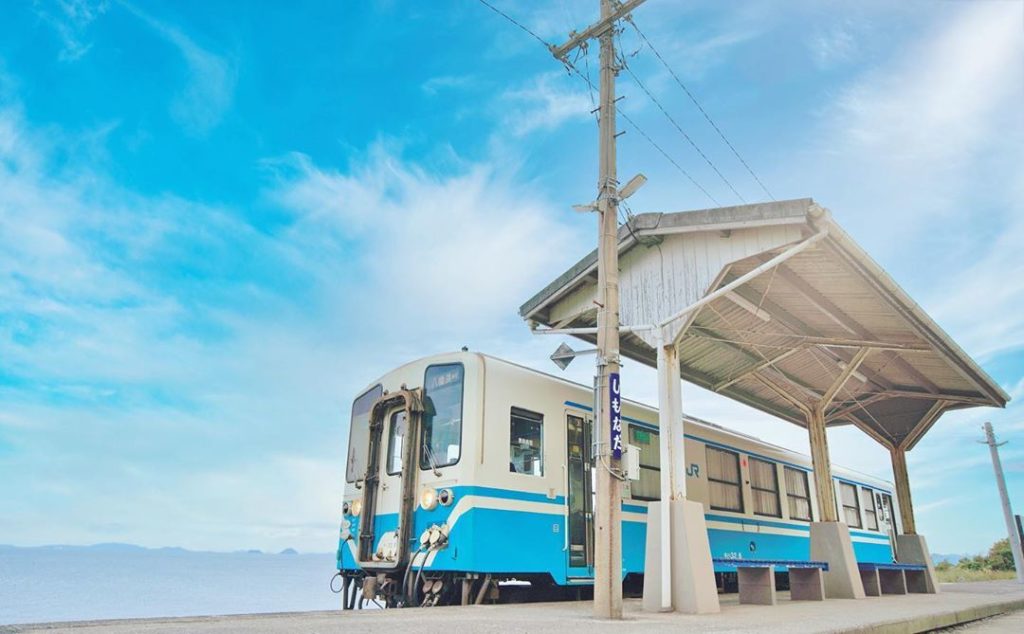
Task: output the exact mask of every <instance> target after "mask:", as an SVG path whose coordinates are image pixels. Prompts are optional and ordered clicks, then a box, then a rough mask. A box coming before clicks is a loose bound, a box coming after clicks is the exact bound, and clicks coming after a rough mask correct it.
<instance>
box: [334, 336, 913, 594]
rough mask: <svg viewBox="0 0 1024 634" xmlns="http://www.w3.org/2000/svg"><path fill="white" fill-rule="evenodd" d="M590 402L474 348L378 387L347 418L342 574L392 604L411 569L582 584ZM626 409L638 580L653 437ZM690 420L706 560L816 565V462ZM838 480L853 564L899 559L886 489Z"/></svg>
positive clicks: (630, 528)
mask: <svg viewBox="0 0 1024 634" xmlns="http://www.w3.org/2000/svg"><path fill="white" fill-rule="evenodd" d="M627 385H628V383H627ZM403 388H404V389H405V391H403ZM420 388H424V389H423V391H419V389H420ZM385 394H386V396H383V398H380V399H379V397H382V395H385ZM402 395H405V396H404V397H403V396H402ZM416 395H418V396H416ZM388 397H391V401H390V402H385V401H387V400H388ZM417 398H418V399H419V400H420V403H421V405H422V407H423V409H424V411H423V412H422V413H420V414H417V413H416V411H415V409H416V404H415V403H413V402H414V401H416V400H417ZM378 400H379V401H380V405H379V406H378V407H377V408H376V410H374V411H375V412H376V414H375V415H376V416H377V420H378V424H379V430H380V434H379V441H378V442H376V443H374V442H372V436H373V433H372V431H371V426H370V420H371V411H370V410H371V408H372V406H373V403H374V402H377V401H378ZM592 400H593V392H592V391H591V390H590V389H589V388H588V387H585V386H582V385H578V384H575V383H572V382H569V381H566V380H563V379H560V378H557V377H554V376H550V375H546V374H543V373H541V372H537V371H534V370H530V369H527V368H524V367H520V366H517V365H515V364H512V363H509V362H506V361H502V360H499V359H496V358H494V357H490V356H486V355H483V354H478V353H472V352H458V353H452V354H443V355H437V356H433V357H428V358H425V359H420V360H418V361H414V362H412V363H409V364H406V365H404V366H402V367H400V368H397V369H396V370H394V371H392V372H389V373H388V374H386V375H385V376H383V377H381V378H380V379H379V380H377V381H375V382H374V383H373V384H371V386H370V388H368V389H367V391H366V392H364V393H363V395H362V396H361V397H360V398H359V399H357V402H356V407H355V408H354V413H353V419H352V431H351V432H350V437H351V438H350V445H349V447H348V464H347V465H346V483H345V492H344V504H343V518H342V528H341V539H340V542H339V547H338V569H339V571H341V574H342V575H343V576H347V577H349V578H365V577H366V576H373V577H375V578H376V580H377V581H375V582H374V584H373V585H372V586H371V587H370V588H366V587H364V593H366V592H375V593H376V592H379V593H380V596H382V597H385V598H388V600H389V601H392V602H393V599H394V597H400V596H402V595H403V593H404V592H405V590H406V589H407V588H409V587H411V584H410V583H409V575H408V574H407V571H412V572H413V573H414V574H415V575H416V576H417V577H418V576H420V575H423V576H425V577H426V578H447V579H451V580H453V581H454V580H455V579H458V578H465V577H467V576H468V577H476V576H478V575H487V574H489V575H492V577H493V578H497V579H511V578H516V579H531V580H534V581H538V580H540V581H547V582H550V583H553V584H556V585H560V586H571V585H588V584H591V583H592V575H593V567H592V566H593V552H592V527H591V515H590V509H591V508H592V503H593V499H592V495H591V482H592V478H593V475H592V469H593V468H595V466H596V465H594V463H593V462H592V460H591V458H590V453H591V443H592V439H590V438H589V427H590V425H591V418H592V414H591V407H590V405H591V403H592ZM624 415H625V422H626V423H627V428H626V429H625V430H624V439H625V442H626V443H627V444H630V445H635V446H637V447H639V449H640V451H639V455H640V465H641V468H640V474H639V475H640V478H639V479H638V480H627V481H626V482H625V490H624V492H623V505H622V508H623V513H622V545H623V555H622V558H623V561H622V571H623V575H624V576H631V575H642V574H643V569H644V544H645V539H646V532H647V524H646V519H647V506H648V504H649V502H650V501H651V500H652V499H656V498H657V497H658V494H659V481H660V475H659V467H660V465H659V464H658V462H659V460H658V456H659V452H658V446H659V445H658V443H659V436H658V426H657V421H658V416H657V411H656V410H655V409H653V408H650V407H647V406H645V405H642V404H639V403H635V402H631V401H628V400H627V401H625V402H624ZM409 422H412V424H411V425H410V424H409ZM684 430H685V436H686V438H685V448H686V462H687V483H686V490H687V497H688V498H689V499H691V500H696V501H699V502H701V503H702V504H704V507H705V513H706V519H707V526H708V534H709V538H710V543H711V549H712V556H714V557H724V558H756V559H775V560H807V559H809V556H810V545H809V522H810V521H811V520H816V519H818V518H819V517H820V512H819V509H818V508H817V499H816V495H815V492H814V478H813V477H812V475H811V473H810V472H811V462H810V458H809V457H807V456H804V455H801V454H798V453H795V452H792V451H788V450H786V449H783V448H780V447H776V446H774V445H771V444H768V443H765V442H762V441H760V440H757V439H756V438H753V437H750V436H746V435H743V434H740V433H736V432H732V431H729V430H727V429H725V428H722V427H719V426H717V425H713V424H710V423H705V422H702V421H698V420H695V419H691V418H687V419H686V420H685V423H684ZM406 436H410V437H411V438H415V439H416V442H415V444H414V445H410V444H409V443H407V442H406ZM371 454H372V455H371ZM404 463H411V464H404ZM403 464H404V467H405V468H403ZM368 467H369V471H367V469H368ZM410 467H411V468H410ZM833 483H834V485H835V487H836V498H837V500H838V504H839V517H840V518H842V519H845V521H846V522H847V523H848V524H849V525H850V533H851V537H852V540H853V546H854V551H855V554H856V556H857V559H858V560H860V561H870V562H890V561H892V560H893V551H892V548H891V539H892V534H891V531H892V529H893V526H894V525H895V518H894V515H895V513H896V509H895V508H894V506H893V498H892V485H891V484H890V483H888V482H885V481H882V480H878V479H876V478H871V477H869V476H866V475H863V474H859V473H855V472H853V471H849V470H846V469H843V468H841V467H833ZM439 498H440V500H439ZM368 512H369V513H368ZM357 513H358V514H357ZM402 518H405V521H404V523H405V524H406V526H404V527H403V526H401V524H402V523H403V522H402ZM432 528H433V533H434V535H433V536H431V529H432ZM421 539H422V540H424V541H425V542H427V543H422V544H421ZM430 542H434V543H432V544H431V543H430ZM410 566H411V568H410ZM728 570H730V569H729V568H719V570H718V571H719V572H725V571H728ZM432 575H433V577H431V576H432ZM446 575H447V577H446ZM634 578H636V577H634ZM378 582H380V583H382V584H383V586H387V585H388V584H389V583H390V584H392V588H391V590H387V589H386V588H383V586H381V585H379V584H378ZM427 586H428V587H429V584H427ZM382 588H383V589H382ZM385 590H387V591H386V592H385ZM417 596H418V595H417ZM417 602H419V599H418V598H417ZM399 604H401V601H399Z"/></svg>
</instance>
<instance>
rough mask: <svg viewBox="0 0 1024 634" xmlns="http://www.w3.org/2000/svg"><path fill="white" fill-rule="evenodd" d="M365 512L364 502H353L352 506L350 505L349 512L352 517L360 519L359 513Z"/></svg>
mask: <svg viewBox="0 0 1024 634" xmlns="http://www.w3.org/2000/svg"><path fill="white" fill-rule="evenodd" d="M362 510H363V501H362V500H353V502H352V504H350V505H349V511H350V512H351V513H352V515H355V516H356V517H359V513H360V512H361V511H362Z"/></svg>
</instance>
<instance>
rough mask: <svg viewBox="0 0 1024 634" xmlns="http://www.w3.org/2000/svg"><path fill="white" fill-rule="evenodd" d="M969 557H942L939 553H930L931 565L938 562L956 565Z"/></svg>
mask: <svg viewBox="0 0 1024 634" xmlns="http://www.w3.org/2000/svg"><path fill="white" fill-rule="evenodd" d="M967 557H970V555H942V554H939V553H932V563H933V564H937V563H939V562H940V561H948V562H949V563H950V564H952V565H954V566H955V565H957V563H959V562H960V560H961V559H966V558H967Z"/></svg>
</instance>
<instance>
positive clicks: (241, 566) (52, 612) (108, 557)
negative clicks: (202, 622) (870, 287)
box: [0, 544, 341, 625]
mask: <svg viewBox="0 0 1024 634" xmlns="http://www.w3.org/2000/svg"><path fill="white" fill-rule="evenodd" d="M335 572H336V566H335V559H334V554H333V553H324V554H297V553H291V552H289V553H286V554H268V553H261V552H254V551H250V552H236V553H215V552H194V551H188V550H183V549H180V548H160V549H148V548H141V547H138V546H130V545H122V544H109V545H99V546H86V547H82V546H44V547H37V548H17V547H11V546H0V625H11V624H23V623H41V622H51V621H82V620H94V619H123V618H141V617H165V616H197V615H216V614H247V613H256V612H293V611H306V610H333V609H338V608H339V607H340V606H341V598H340V596H341V595H338V594H334V593H332V592H331V587H330V583H331V577H332V576H333V575H334V573H335ZM337 585H338V584H337V581H336V582H335V587H337Z"/></svg>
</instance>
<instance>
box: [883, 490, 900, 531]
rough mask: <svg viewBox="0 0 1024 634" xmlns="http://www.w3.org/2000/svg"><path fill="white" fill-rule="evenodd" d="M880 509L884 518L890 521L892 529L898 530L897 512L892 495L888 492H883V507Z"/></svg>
mask: <svg viewBox="0 0 1024 634" xmlns="http://www.w3.org/2000/svg"><path fill="white" fill-rule="evenodd" d="M879 511H880V512H881V514H882V519H884V520H885V521H887V522H889V526H890V527H891V530H896V514H895V513H894V512H893V509H892V496H890V495H889V494H888V493H883V494H882V508H881V509H879Z"/></svg>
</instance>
